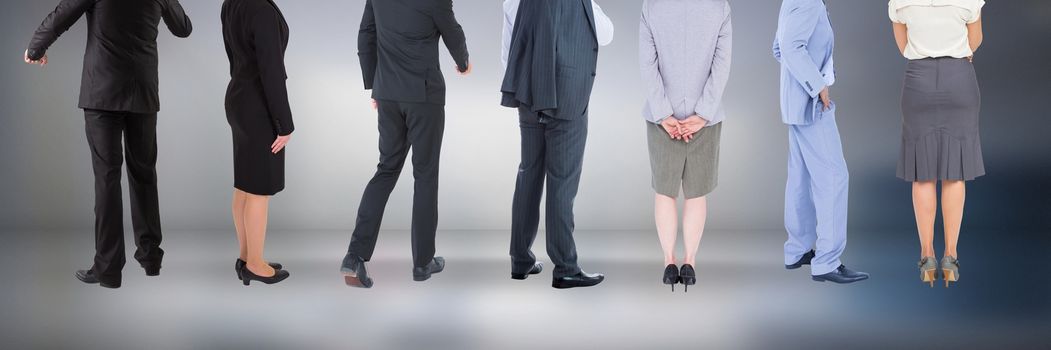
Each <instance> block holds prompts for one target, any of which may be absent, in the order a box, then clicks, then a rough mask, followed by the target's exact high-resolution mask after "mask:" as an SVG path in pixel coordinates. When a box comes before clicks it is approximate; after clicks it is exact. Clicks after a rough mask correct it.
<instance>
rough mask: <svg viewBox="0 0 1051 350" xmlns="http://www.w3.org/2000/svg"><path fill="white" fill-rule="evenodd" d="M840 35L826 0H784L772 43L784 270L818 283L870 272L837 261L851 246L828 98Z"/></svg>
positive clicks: (845, 182) (843, 171) (843, 168)
mask: <svg viewBox="0 0 1051 350" xmlns="http://www.w3.org/2000/svg"><path fill="white" fill-rule="evenodd" d="M834 46H835V38H834V35H833V32H832V24H831V23H830V22H829V19H828V10H827V9H826V8H825V3H824V2H823V1H822V0H784V1H783V2H782V3H781V13H780V16H779V18H778V26H777V35H776V38H775V39H774V58H776V59H777V61H778V62H780V63H781V118H782V121H783V122H784V123H785V124H788V127H789V133H788V137H789V142H788V143H789V158H788V184H787V186H786V187H785V229H786V230H787V231H788V241H787V242H785V267H786V268H788V269H797V268H800V267H802V266H803V265H810V272H811V277H812V278H813V280H815V281H821V282H824V281H830V282H836V283H852V282H857V281H861V280H865V279H868V274H866V273H864V272H857V271H853V270H850V269H848V268H847V267H846V266H844V265H843V264H842V263H841V262H840V260H839V257H840V255H841V254H842V253H843V250H844V248H845V247H846V245H847V192H848V187H849V174H848V172H847V163H846V160H844V159H843V146H842V144H841V142H840V138H839V130H838V127H837V126H836V105H835V104H834V103H832V101H831V99H830V98H829V91H828V89H829V87H830V86H832V84H833V83H835V80H836V77H835V71H834V70H833V64H832V62H833V59H832V51H833V48H834Z"/></svg>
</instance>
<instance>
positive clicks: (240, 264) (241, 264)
mask: <svg viewBox="0 0 1051 350" xmlns="http://www.w3.org/2000/svg"><path fill="white" fill-rule="evenodd" d="M245 265H248V263H246V262H245V261H244V260H241V258H237V261H234V272H236V273H237V279H241V270H244V268H245ZM268 265H270V267H272V268H273V269H274V270H281V269H284V268H285V267H284V266H281V264H278V263H273V262H272V263H269V264H268Z"/></svg>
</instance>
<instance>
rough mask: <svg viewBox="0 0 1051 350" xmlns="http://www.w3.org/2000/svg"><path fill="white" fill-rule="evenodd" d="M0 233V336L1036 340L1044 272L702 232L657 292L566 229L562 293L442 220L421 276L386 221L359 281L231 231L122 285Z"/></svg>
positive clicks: (462, 342)
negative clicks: (836, 266) (842, 272)
mask: <svg viewBox="0 0 1051 350" xmlns="http://www.w3.org/2000/svg"><path fill="white" fill-rule="evenodd" d="M3 236H4V237H5V240H4V241H5V243H4V244H3V245H2V246H0V263H3V266H5V267H6V269H5V270H6V271H7V273H6V275H7V276H5V279H4V282H3V283H2V284H0V309H2V310H3V320H2V321H0V322H2V324H0V339H2V341H0V344H3V346H2V347H3V348H6V349H27V348H80V349H85V348H86V349H241V348H253V349H293V348H294V349H388V348H390V349H525V348H544V349H563V348H564V349H577V348H603V349H639V348H647V349H659V348H712V349H775V348H776V349H859V348H861V349H865V348H871V349H891V348H924V349H939V348H953V349H972V348H988V349H1029V348H1032V349H1048V348H1051V336H1049V335H1048V334H1051V333H1049V332H1048V330H1049V329H1051V301H1049V300H1048V295H1051V294H1049V292H1051V288H1049V279H1051V276H1048V275H1047V274H1046V272H1042V271H1039V269H1036V270H1034V269H1028V270H1027V269H1019V268H1017V264H1013V263H1012V259H1011V257H1012V256H1014V257H1018V256H1035V255H1036V254H1041V253H1045V254H1046V251H1047V250H1046V248H1047V246H1048V244H1047V243H1048V242H1047V240H1046V239H1043V240H1038V241H1033V242H1031V243H1032V244H1027V245H1012V246H1007V245H998V244H997V243H996V242H1000V240H994V239H992V238H986V239H980V238H978V237H995V236H994V235H992V234H978V233H975V234H973V235H972V236H975V238H974V239H973V240H972V242H971V244H969V245H965V247H970V249H968V250H965V252H966V253H964V252H962V253H961V255H964V254H968V255H964V257H963V260H961V262H962V264H963V270H962V275H963V277H962V280H961V281H960V283H959V284H957V285H954V286H953V287H952V288H950V289H945V288H944V287H942V286H940V285H939V286H937V287H936V288H930V287H928V286H926V285H923V284H921V283H920V282H919V281H918V280H917V278H918V273H916V271H915V266H914V264H915V260H916V259H915V256H914V255H915V242H914V240H915V238H914V237H912V236H911V234H907V233H892V232H864V233H857V232H855V233H852V238H851V239H852V240H851V243H850V248H849V249H848V252H847V254H846V256H845V257H846V262H847V263H848V264H851V265H852V266H856V267H858V268H859V269H862V270H866V271H868V272H871V273H872V274H873V278H872V279H871V280H869V281H866V282H863V283H860V284H857V285H851V286H839V285H832V284H822V283H816V282H812V281H810V279H809V274H808V272H807V271H806V270H797V271H785V270H784V269H783V267H781V265H782V261H781V259H782V258H781V256H780V250H781V243H782V240H783V237H782V233H780V232H709V233H707V234H706V237H705V239H704V241H703V243H702V246H701V256H700V261H699V262H698V274H699V278H700V281H699V284H698V285H697V286H695V287H694V288H691V289H690V291H689V292H688V293H683V292H682V291H681V289H679V288H677V289H676V291H675V292H674V293H672V292H671V291H670V290H669V289H668V288H667V287H665V286H663V285H661V284H660V283H659V277H660V274H661V271H662V268H663V266H661V260H660V250H659V244H658V242H657V239H656V237H655V235H654V234H653V233H651V232H626V231H625V232H616V231H613V232H579V233H578V234H577V236H578V246H579V250H580V256H581V263H582V265H583V266H584V268H585V269H587V270H589V271H594V272H603V273H605V274H606V275H607V281H606V282H605V283H603V284H602V285H600V286H598V287H595V288H591V289H576V290H555V289H552V288H550V275H549V274H547V273H545V274H541V275H539V276H534V277H533V278H530V279H529V280H527V281H512V280H510V279H509V278H508V259H507V257H506V251H507V242H508V237H507V233H506V232H498V231H491V232H487V231H472V232H441V233H440V235H439V252H440V255H444V256H445V257H446V258H447V260H448V267H447V269H446V271H445V272H443V273H441V274H438V275H435V277H434V278H432V279H431V280H430V281H427V282H424V283H417V282H413V281H412V280H411V269H410V268H411V263H410V260H409V243H408V233H407V232H402V231H391V232H384V233H383V235H382V236H381V239H380V244H379V249H378V251H377V255H376V256H375V257H374V259H373V260H374V262H373V263H372V264H371V265H370V267H371V269H372V273H373V275H374V276H375V278H376V286H375V287H374V288H373V289H371V290H362V289H351V288H347V287H345V286H344V285H343V284H342V279H341V278H340V276H339V273H338V271H337V270H338V265H339V261H340V259H341V258H342V254H343V251H344V250H345V244H346V239H347V233H346V232H274V233H271V237H270V241H269V242H268V244H269V246H268V247H267V252H268V256H269V257H270V258H271V259H272V260H275V261H280V262H282V263H285V264H286V265H287V267H288V269H289V270H290V271H291V273H292V277H291V278H290V279H289V280H287V281H286V282H284V283H281V284H278V285H274V286H263V285H258V286H257V285H252V286H251V287H243V286H241V285H240V283H239V282H238V281H237V280H236V279H235V277H234V275H233V271H232V266H231V265H232V260H233V259H234V257H235V254H236V250H235V249H236V243H235V240H234V237H233V235H232V233H229V232H192V231H179V232H172V231H169V232H166V241H165V246H164V248H165V249H166V250H167V252H168V254H167V256H166V260H165V264H164V268H163V270H162V275H161V276H160V277H152V278H147V277H145V276H144V275H143V274H142V270H141V269H139V268H138V266H137V264H135V263H134V261H131V262H129V264H128V266H127V267H126V268H125V277H124V285H123V287H122V288H121V289H119V290H109V289H103V288H99V287H96V286H89V285H84V284H81V283H79V282H78V281H76V280H75V279H74V278H73V277H72V272H73V270H75V269H77V268H83V267H86V266H87V265H86V264H89V262H90V259H91V254H92V248H91V247H92V241H91V233H90V232H27V231H20V232H15V231H7V232H4V233H3ZM1032 236H1038V235H1035V234H1033V235H1032ZM1045 237H1046V236H1045ZM542 242H543V236H542V235H541V237H539V238H538V247H539V248H540V249H539V250H537V254H538V256H540V257H541V259H544V258H545V257H546V255H545V254H544V252H543V250H542V249H543V244H542ZM965 242H966V241H965ZM961 249H963V248H961ZM548 267H550V265H548Z"/></svg>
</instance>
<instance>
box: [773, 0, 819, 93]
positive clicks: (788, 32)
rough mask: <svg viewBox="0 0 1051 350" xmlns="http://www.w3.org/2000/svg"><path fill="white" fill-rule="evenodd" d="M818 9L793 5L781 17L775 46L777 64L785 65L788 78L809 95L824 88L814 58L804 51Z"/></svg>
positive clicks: (813, 6)
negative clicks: (776, 49)
mask: <svg viewBox="0 0 1051 350" xmlns="http://www.w3.org/2000/svg"><path fill="white" fill-rule="evenodd" d="M820 11H821V8H820V7H819V6H816V5H802V6H797V7H796V8H793V9H792V10H791V12H790V13H789V14H788V16H785V18H784V19H783V20H784V21H785V23H782V27H781V29H782V30H783V31H782V32H781V36H780V37H778V40H779V42H778V46H779V47H780V50H781V64H783V65H784V66H785V67H787V68H788V71H789V72H790V73H792V74H791V75H792V77H793V78H795V79H796V81H798V82H799V84H800V85H802V86H803V87H804V88H806V90H807V93H808V94H810V97H817V96H818V94H819V93H820V92H821V91H822V90H824V89H825V78H824V77H823V76H822V74H821V70H820V69H819V68H818V66H817V64H816V63H814V59H812V58H811V57H810V52H809V51H807V45H808V44H809V40H810V36H812V35H813V34H814V29H815V28H816V27H817V22H818V19H819V18H820V14H821V12H820Z"/></svg>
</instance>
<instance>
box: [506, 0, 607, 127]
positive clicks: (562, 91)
mask: <svg viewBox="0 0 1051 350" xmlns="http://www.w3.org/2000/svg"><path fill="white" fill-rule="evenodd" d="M598 47H599V43H598V39H597V36H596V31H595V15H594V9H593V8H592V5H591V0H529V1H522V2H521V3H520V4H519V8H518V14H517V17H516V19H515V26H514V31H513V33H512V39H511V47H510V49H509V51H508V58H507V70H506V71H505V73H504V81H503V85H502V87H501V89H500V90H501V92H502V93H503V99H502V101H501V105H503V106H505V107H515V108H517V107H522V106H525V107H528V108H529V109H530V110H532V111H533V112H539V113H544V114H546V115H549V116H551V117H553V118H559V119H568V120H572V119H576V118H582V117H584V116H585V115H586V114H587V109H588V103H589V100H590V99H591V89H592V87H593V86H594V83H595V69H596V66H597V65H598Z"/></svg>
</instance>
